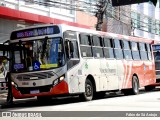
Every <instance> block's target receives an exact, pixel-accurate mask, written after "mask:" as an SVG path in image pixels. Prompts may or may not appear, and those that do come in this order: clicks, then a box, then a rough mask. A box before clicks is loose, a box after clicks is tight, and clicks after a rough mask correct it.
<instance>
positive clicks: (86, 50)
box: [79, 33, 93, 57]
mask: <svg viewBox="0 0 160 120" xmlns="http://www.w3.org/2000/svg"><path fill="white" fill-rule="evenodd" d="M79 38H80V49H81V55H82V57H92V56H93V55H92V47H91V37H90V35H89V34H84V33H81V34H80V35H79Z"/></svg>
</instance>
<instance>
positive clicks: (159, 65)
mask: <svg viewBox="0 0 160 120" xmlns="http://www.w3.org/2000/svg"><path fill="white" fill-rule="evenodd" d="M152 47H153V55H154V59H155V72H156V84H157V85H156V86H159V83H160V44H159V43H155V44H153V45H152ZM152 87H153V88H154V86H152Z"/></svg>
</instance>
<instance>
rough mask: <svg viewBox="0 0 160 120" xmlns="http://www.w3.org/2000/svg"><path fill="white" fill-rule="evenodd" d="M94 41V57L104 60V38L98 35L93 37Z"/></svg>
mask: <svg viewBox="0 0 160 120" xmlns="http://www.w3.org/2000/svg"><path fill="white" fill-rule="evenodd" d="M92 40H93V42H92V43H93V47H92V50H93V56H94V57H96V58H103V47H102V46H103V43H102V38H101V37H99V36H96V35H93V36H92Z"/></svg>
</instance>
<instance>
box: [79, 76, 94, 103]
mask: <svg viewBox="0 0 160 120" xmlns="http://www.w3.org/2000/svg"><path fill="white" fill-rule="evenodd" d="M79 97H80V99H81V100H83V101H90V100H92V99H93V84H92V82H91V81H90V80H89V79H86V82H85V92H84V93H83V94H80V95H79Z"/></svg>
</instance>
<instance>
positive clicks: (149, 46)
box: [146, 44, 152, 60]
mask: <svg viewBox="0 0 160 120" xmlns="http://www.w3.org/2000/svg"><path fill="white" fill-rule="evenodd" d="M146 47H147V55H148V60H152V53H151V45H150V44H146Z"/></svg>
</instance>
